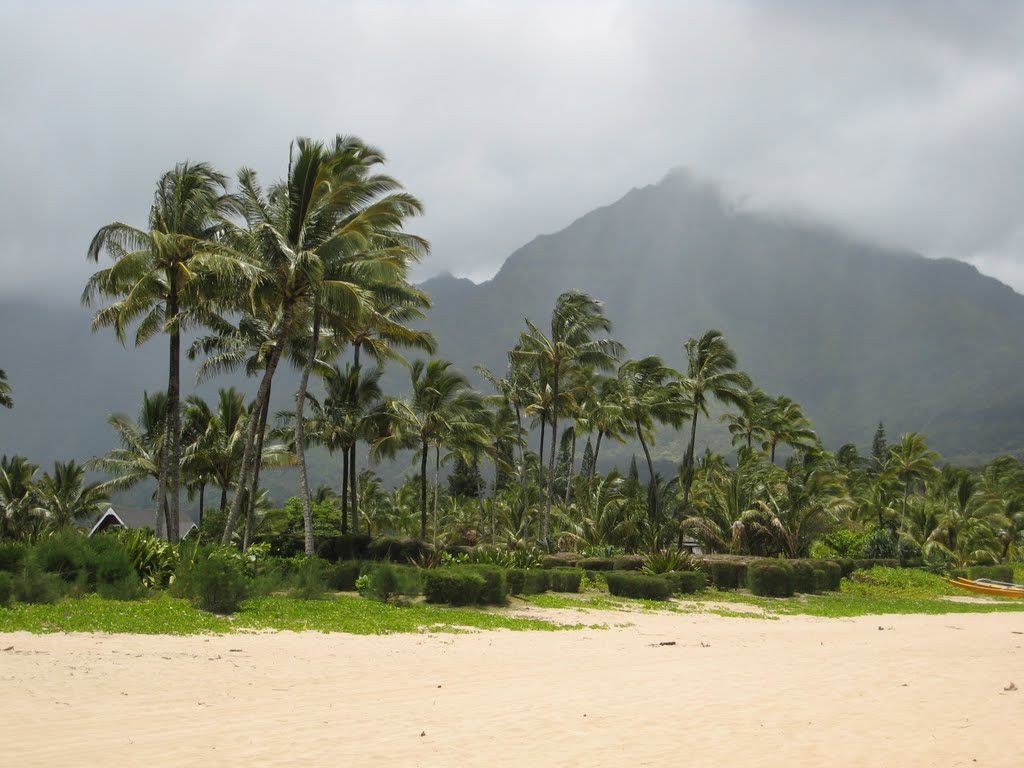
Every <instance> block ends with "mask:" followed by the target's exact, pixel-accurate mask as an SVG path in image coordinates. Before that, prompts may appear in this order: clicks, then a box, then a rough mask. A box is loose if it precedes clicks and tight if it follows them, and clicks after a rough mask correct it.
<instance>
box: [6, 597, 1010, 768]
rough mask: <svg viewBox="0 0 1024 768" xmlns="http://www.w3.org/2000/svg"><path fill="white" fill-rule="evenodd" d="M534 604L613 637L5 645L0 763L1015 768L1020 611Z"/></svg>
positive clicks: (293, 637) (99, 639)
mask: <svg viewBox="0 0 1024 768" xmlns="http://www.w3.org/2000/svg"><path fill="white" fill-rule="evenodd" d="M530 614H531V615H549V616H559V617H560V618H561V619H562V620H564V621H572V622H578V621H584V622H586V623H588V624H589V623H593V622H607V623H608V624H609V627H610V628H609V629H604V630H580V631H576V630H574V631H561V632H509V631H495V632H481V633H472V634H462V635H450V634H419V635H390V636H383V637H361V636H351V635H342V634H330V635H328V634H317V633H300V634H296V633H289V632H282V633H260V634H245V635H231V636H192V637H167V636H155V637H153V636H139V635H99V634H57V635H43V636H35V635H30V634H25V633H14V634H5V635H0V680H2V689H0V690H2V696H0V723H2V728H0V733H2V746H0V755H2V757H0V760H2V763H3V765H5V766H11V767H12V768H14V767H15V766H118V767H123V766H158V765H159V766H177V765H202V766H214V765H249V766H278V765H281V766H284V765H352V766H446V767H447V768H466V767H467V766H505V765H508V766H512V765H515V766H586V768H594V766H623V765H628V766H673V765H698V766H710V765H723V766H787V768H793V767H794V766H825V765H829V766H845V767H849V766H960V765H962V766H1020V765H1024V720H1022V716H1024V654H1022V651H1021V647H1022V645H1024V634H1022V632H1024V616H1022V615H1021V614H950V615H945V616H872V617H864V618H858V619H815V618H810V617H785V618H782V619H780V620H777V621H768V620H762V619H754V618H727V617H721V616H715V615H687V614H671V613H647V614H641V613H629V614H627V613H596V612H595V613H588V614H581V613H577V612H556V611H540V610H533V611H531V612H530ZM625 622H628V623H629V626H616V625H617V624H622V623H625ZM667 643H674V645H670V644H667ZM1011 683H1013V684H1014V685H1015V686H1017V688H1018V690H1005V689H1006V688H1007V687H1010V684H1011Z"/></svg>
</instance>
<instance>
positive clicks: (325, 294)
mask: <svg viewBox="0 0 1024 768" xmlns="http://www.w3.org/2000/svg"><path fill="white" fill-rule="evenodd" d="M288 160H289V163H288V172H287V175H286V176H285V177H284V178H283V179H281V180H279V181H277V182H274V183H272V184H270V185H268V186H264V185H263V184H262V183H261V182H260V180H259V179H258V178H257V175H256V174H255V173H254V172H253V171H252V170H250V169H246V168H243V169H242V170H240V171H239V172H238V174H237V178H236V180H235V182H234V183H232V181H231V180H230V179H229V177H228V176H226V175H225V174H223V173H220V172H219V171H217V170H215V169H214V168H212V167H211V166H210V165H208V164H206V163H196V164H190V163H180V164H178V165H176V166H175V167H174V168H173V169H172V170H170V171H168V172H167V173H165V174H164V175H163V176H161V177H160V179H159V180H158V182H157V185H156V192H155V195H154V198H153V205H152V207H151V210H150V216H149V219H148V221H147V222H146V225H145V226H144V227H141V228H139V227H136V226H132V225H129V224H126V223H123V222H118V221H115V222H112V223H110V224H107V225H105V226H103V227H101V228H100V229H99V230H98V231H97V232H96V234H95V236H94V237H93V239H92V241H91V243H89V244H88V247H87V248H86V249H85V250H86V253H87V257H88V258H89V259H90V260H92V261H95V262H96V263H97V265H98V270H97V271H96V272H95V274H94V275H93V276H92V277H91V278H90V279H89V281H88V283H87V285H86V287H85V290H84V292H83V296H82V301H83V303H84V304H85V305H86V306H89V307H91V308H93V309H94V310H95V314H94V316H93V321H92V327H93V330H97V331H98V330H108V331H112V332H113V333H114V334H115V335H116V336H117V338H118V340H119V341H120V342H121V343H122V344H129V343H134V344H135V345H141V344H145V343H148V342H151V341H159V342H160V343H161V344H162V343H167V345H168V346H167V350H168V368H167V372H166V373H167V386H166V389H165V390H163V391H160V392H153V393H148V392H146V393H142V408H141V410H140V411H139V413H138V417H137V418H131V417H129V416H125V415H112V416H110V417H109V419H108V422H109V424H110V426H111V428H112V430H113V433H114V434H115V435H116V438H117V441H118V443H119V444H120V447H117V448H114V449H112V450H111V451H109V452H108V453H107V454H106V455H104V456H99V457H95V458H93V459H91V460H90V461H88V462H86V463H85V464H78V463H77V462H75V461H67V462H60V461H58V462H55V464H54V466H53V471H52V473H51V472H50V471H44V472H42V473H41V474H40V472H39V470H40V468H39V467H38V466H36V465H34V464H32V463H31V462H30V461H28V460H27V459H26V458H25V457H23V456H20V455H14V456H11V457H8V456H6V455H5V456H3V457H2V458H0V606H11V607H7V608H4V607H0V630H8V631H12V630H17V629H19V628H25V629H29V630H31V631H89V630H90V629H91V630H96V631H132V630H131V627H135V628H136V629H135V631H139V632H151V631H152V632H157V631H167V632H171V633H177V632H182V633H189V632H201V631H214V632H220V631H228V630H231V629H243V628H244V629H248V630H260V629H296V628H298V629H317V630H321V631H342V632H354V633H384V632H408V631H421V630H423V629H427V630H430V629H431V628H435V629H437V630H439V631H456V630H457V629H458V628H460V627H468V628H478V629H488V628H499V627H501V628H507V629H556V628H558V626H559V622H557V621H549V620H547V619H544V618H539V619H538V618H534V615H536V614H534V615H531V614H530V611H534V612H536V611H542V610H563V609H566V608H571V609H574V610H576V611H577V612H579V609H580V608H582V609H583V612H582V614H581V615H580V616H579V617H576V618H577V619H578V621H576V620H573V621H571V622H570V623H571V624H572V625H573V626H576V625H577V624H578V625H580V626H586V615H585V614H586V611H587V610H595V611H604V610H606V609H613V610H615V611H620V612H625V613H628V612H629V611H636V610H658V611H662V610H668V611H670V612H672V611H674V612H701V611H707V612H710V613H718V614H720V615H725V616H730V615H734V614H737V615H745V616H747V615H758V616H761V617H764V618H777V617H780V616H787V615H795V614H807V615H812V616H837V617H839V616H860V615H867V614H873V613H881V614H885V613H908V612H917V613H940V612H950V613H954V612H985V611H1003V610H1018V607H1016V606H1015V605H1011V604H1009V603H1003V602H1000V601H998V600H993V601H987V602H986V601H978V600H974V601H968V600H966V599H962V600H960V601H951V600H950V598H951V597H953V596H954V592H955V588H952V587H949V585H947V584H946V583H945V582H943V581H942V579H941V578H939V576H938V575H937V574H946V575H952V574H958V575H960V574H963V575H970V576H972V577H973V576H974V575H975V573H977V574H978V575H981V576H986V577H989V578H996V579H999V580H1003V581H1012V580H1013V576H1014V567H1015V564H1018V563H1020V562H1021V560H1022V556H1024V463H1022V462H1021V460H1020V459H1018V458H1015V457H1012V456H1003V457H1000V458H997V459H994V460H993V461H991V462H989V463H988V464H986V465H985V466H984V467H980V468H974V469H967V468H963V467H957V466H954V465H952V464H948V463H947V464H943V463H942V459H941V457H940V456H939V455H938V454H937V453H935V452H934V451H932V450H931V449H930V448H929V447H928V444H927V441H926V438H925V436H924V435H923V434H921V433H918V432H908V433H905V434H903V435H901V436H900V437H899V438H898V440H897V441H895V442H894V443H890V442H889V441H888V439H887V436H886V433H885V428H884V424H882V423H881V422H880V423H879V424H878V428H877V430H876V432H875V437H874V441H873V443H872V446H871V449H870V454H865V455H862V454H861V452H860V450H859V449H858V447H857V446H855V445H853V444H851V443H847V444H844V445H841V446H839V447H838V448H837V449H835V450H834V451H833V450H829V449H828V448H827V447H826V446H825V445H824V444H823V442H822V440H821V439H820V438H819V435H818V434H817V433H816V432H815V429H814V424H813V422H812V420H811V419H810V417H809V416H808V415H806V414H805V413H804V411H803V409H802V407H801V405H800V404H799V403H797V402H794V401H793V400H792V399H791V398H789V397H787V396H786V395H784V394H774V395H772V394H769V393H767V392H765V391H763V390H762V389H760V388H759V387H758V386H757V385H756V383H755V381H754V380H753V378H752V377H751V376H750V375H749V374H748V373H746V372H744V371H743V370H742V369H741V368H740V361H739V360H738V359H737V355H736V353H735V352H734V351H733V349H732V348H731V347H730V345H729V343H728V341H727V340H726V338H725V336H724V335H723V333H722V332H721V331H718V330H715V329H710V330H707V331H705V332H703V333H701V334H699V335H697V336H693V337H690V338H688V339H685V340H684V339H683V338H682V336H680V339H679V353H680V355H679V358H680V363H679V364H678V368H675V367H673V366H672V365H671V364H669V362H666V361H663V360H662V359H661V358H659V357H656V356H647V357H641V358H631V357H629V354H628V351H627V350H626V348H625V347H624V345H623V344H622V343H620V342H619V341H618V340H616V339H615V337H614V329H613V327H612V323H611V320H610V319H609V318H608V317H607V316H606V313H605V307H604V305H603V304H602V302H601V301H600V300H599V299H598V298H596V297H592V296H590V295H588V294H586V293H583V292H581V291H576V290H570V291H566V292H565V293H562V294H561V295H560V296H558V297H557V299H556V300H555V303H554V306H553V308H552V309H551V314H550V317H549V318H546V319H544V320H541V319H540V318H527V317H524V318H523V323H522V325H521V326H520V327H519V329H518V333H517V335H513V336H512V338H510V339H509V345H510V347H509V348H508V352H507V367H506V369H505V370H503V371H497V372H495V371H490V370H487V369H484V368H480V367H478V368H477V369H476V370H477V374H478V378H479V380H480V381H481V382H486V383H487V386H488V388H489V390H490V391H489V392H487V393H485V392H481V391H477V390H476V389H475V388H474V386H473V384H472V382H471V380H470V378H469V377H468V376H467V375H466V374H465V373H464V372H461V371H458V370H456V369H455V367H454V366H453V364H452V363H451V362H449V361H448V360H445V359H443V358H440V357H436V356H435V355H436V353H437V348H436V347H437V344H436V341H435V339H434V337H433V336H432V335H431V333H430V331H429V330H428V329H427V328H426V327H424V326H425V325H427V323H426V322H425V321H426V320H427V317H428V310H429V309H430V307H431V299H430V297H429V296H428V295H427V294H425V293H424V292H423V291H421V290H420V289H419V288H417V287H416V286H415V285H413V284H412V283H411V282H410V280H409V274H410V270H411V268H412V266H413V265H414V264H416V263H418V262H419V261H421V260H422V259H423V258H425V257H426V256H427V254H428V252H429V244H428V243H427V242H426V241H425V240H423V239H422V238H420V237H418V236H416V235H414V234H412V233H410V232H409V231H407V229H406V226H407V225H408V224H409V222H410V221H411V220H413V219H414V218H415V217H416V216H418V215H419V214H420V213H421V212H422V205H421V203H420V201H419V200H418V199H417V198H416V197H414V196H413V195H412V194H410V193H409V192H407V191H406V190H405V189H404V188H403V187H402V185H401V184H400V183H399V182H398V181H397V180H395V179H393V178H391V177H390V176H388V175H386V174H384V173H383V172H382V168H383V165H384V163H385V158H384V155H383V154H382V153H381V151H380V150H378V149H376V148H374V147H372V146H370V145H368V144H365V143H364V142H362V141H361V140H360V139H357V138H355V137H351V136H340V135H339V136H337V137H335V139H334V140H333V141H330V142H317V141H312V140H310V139H305V138H300V139H298V140H297V141H296V142H295V143H294V144H293V145H292V146H291V148H290V150H289V155H288ZM101 260H103V263H102V264H101V263H100V262H101ZM183 333H187V334H188V338H190V339H195V341H194V342H193V343H191V344H188V345H187V349H185V348H183ZM183 354H184V355H187V356H188V357H189V358H190V359H194V360H197V361H199V373H198V380H199V381H205V380H208V379H211V378H213V377H216V376H218V375H221V374H224V373H228V372H244V373H245V374H246V375H247V376H249V377H251V378H253V379H256V380H258V382H259V384H258V387H257V388H256V394H255V395H254V397H253V398H252V399H251V400H250V399H248V398H247V397H246V396H245V395H244V394H243V393H241V392H239V391H238V390H236V389H234V388H222V389H221V390H220V391H219V393H218V397H217V400H216V402H215V403H208V402H206V401H204V400H203V399H202V398H200V397H198V396H196V395H195V394H190V393H189V392H187V382H186V383H185V384H184V385H183V382H182V381H181V370H180V368H181V356H182V355H183ZM403 354H407V355H409V357H410V358H412V359H410V360H407V359H406V358H405V357H404V356H403ZM287 366H291V367H292V368H294V369H295V371H297V372H298V374H299V384H298V387H297V389H296V391H295V392H294V393H293V394H294V397H293V398H292V399H291V402H290V407H289V408H288V409H286V410H283V411H279V412H275V411H274V410H273V409H272V408H271V394H272V390H273V387H274V386H275V385H277V386H280V383H279V381H280V379H279V378H277V379H275V373H276V371H278V370H280V369H282V368H284V367H287ZM386 366H392V367H396V366H404V368H405V370H406V372H407V374H408V376H407V379H406V381H407V385H406V386H407V390H406V392H405V393H404V394H402V395H395V394H391V393H387V392H385V389H384V387H385V381H386V380H385V379H384V378H382V377H383V370H384V368H385V367H386ZM8 374H10V375H8ZM15 382H16V372H9V371H6V370H2V371H0V406H2V407H4V408H11V407H15V399H16V398H15V394H16V393H15V389H16V386H15ZM389 386H390V385H389ZM278 396H280V393H278ZM0 415H2V413H0ZM716 419H717V420H719V421H720V422H721V423H723V424H724V425H725V426H726V427H727V429H728V434H729V436H730V439H731V447H730V448H728V449H726V450H724V451H722V452H713V451H711V450H709V449H705V450H704V452H703V453H702V454H701V453H699V452H698V450H699V446H700V443H699V442H698V435H700V436H701V437H703V436H704V434H705V432H706V431H707V427H708V424H709V423H710V422H712V421H713V420H716ZM669 430H673V431H674V433H675V434H676V435H678V436H680V439H682V440H683V441H684V442H685V449H680V450H678V451H677V452H676V454H677V455H673V456H672V457H671V458H672V470H670V472H669V473H667V476H666V475H663V474H662V473H660V472H659V471H658V467H657V466H656V463H655V457H656V455H657V457H658V458H659V459H664V456H663V455H658V454H657V448H656V443H657V439H658V435H659V432H667V431H669ZM615 443H618V444H633V445H636V446H638V447H639V452H637V453H634V455H633V458H632V461H631V463H630V465H629V468H628V470H627V471H625V472H622V471H621V470H620V469H619V468H618V467H614V468H612V469H610V470H609V471H607V472H603V471H601V469H600V467H601V456H602V448H604V449H605V454H606V455H607V453H608V446H610V445H612V444H615ZM313 446H318V447H321V448H324V449H325V450H326V451H327V452H328V454H329V456H330V460H331V462H332V463H334V464H335V465H336V475H334V476H335V477H336V478H337V479H338V480H339V481H340V486H335V487H327V486H323V487H320V488H313V487H311V482H310V476H309V472H308V467H307V459H306V451H307V449H309V448H311V447H313ZM727 454H728V455H727ZM410 457H411V466H410V468H409V469H410V471H409V473H408V474H407V475H406V479H405V481H404V482H403V483H402V484H400V485H399V486H398V487H395V488H386V487H385V486H384V483H383V481H382V479H381V477H380V476H379V475H378V474H377V472H376V470H377V469H378V468H379V467H380V464H381V463H382V462H396V461H403V462H404V461H407V460H409V458H410ZM661 466H664V465H663V464H662V465H661ZM271 467H287V468H290V469H291V470H294V474H293V477H294V481H295V495H294V496H293V497H292V498H290V499H288V500H284V501H283V503H281V502H280V501H279V502H278V503H280V506H277V504H275V503H274V502H273V500H270V499H268V498H267V492H266V489H265V487H264V485H261V479H260V478H261V470H265V469H269V468H271ZM89 473H100V474H102V476H103V477H104V479H102V480H95V481H94V480H92V476H91V475H90V474H89ZM265 475H266V473H264V474H263V479H264V482H265V480H266V476H265ZM133 489H135V490H137V491H143V492H145V491H146V490H148V489H152V490H153V492H152V496H151V503H152V510H153V512H152V517H151V520H152V525H151V527H150V528H148V529H142V528H137V529H133V530H126V529H122V530H120V531H108V532H100V533H99V534H97V535H95V536H87V535H86V534H85V531H86V529H87V527H88V526H89V525H90V524H91V523H92V521H94V520H96V519H97V518H98V516H99V515H100V514H101V513H102V512H103V511H105V509H106V508H107V505H108V504H109V501H110V499H111V498H112V497H113V496H114V495H115V494H117V493H124V492H128V491H131V490H133ZM218 502H219V503H218ZM190 504H195V505H196V506H197V507H198V517H199V519H198V520H197V521H196V523H197V525H196V527H194V528H192V527H190V526H189V525H188V523H189V522H190V521H188V520H187V519H186V517H185V516H184V513H185V511H186V510H187V508H188V507H189V506H190ZM705 553H706V554H707V557H704V554H705ZM894 566H913V567H912V568H897V567H894ZM745 590H749V592H750V594H749V595H748V594H747V593H746V591H745ZM951 590H953V591H951ZM353 591H357V592H358V593H359V594H360V597H354V596H353V595H352V594H351V593H352V592H353ZM339 593H341V594H339ZM573 595H579V596H573ZM510 596H512V597H514V598H515V599H516V600H521V601H525V602H521V603H520V602H517V603H516V606H517V608H515V609H509V608H507V607H504V606H506V604H507V602H508V600H509V598H510ZM637 599H639V600H641V601H642V602H639V603H637V602H630V601H631V600H637ZM396 605H397V607H396ZM655 605H656V606H657V608H655V607H654V606H655ZM476 606H495V607H493V608H492V607H487V608H479V607H476ZM528 609H529V610H528ZM161 628H162V629H161Z"/></svg>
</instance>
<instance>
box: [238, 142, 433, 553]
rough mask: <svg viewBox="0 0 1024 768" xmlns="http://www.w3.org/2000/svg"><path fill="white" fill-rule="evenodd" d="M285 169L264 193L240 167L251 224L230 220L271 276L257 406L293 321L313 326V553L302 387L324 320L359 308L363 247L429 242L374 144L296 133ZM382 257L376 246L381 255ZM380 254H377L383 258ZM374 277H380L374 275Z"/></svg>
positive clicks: (249, 438) (256, 308)
mask: <svg viewBox="0 0 1024 768" xmlns="http://www.w3.org/2000/svg"><path fill="white" fill-rule="evenodd" d="M293 149H294V151H293V152H292V155H291V158H290V162H289V169H288V175H287V177H286V178H285V180H284V181H282V182H280V183H278V184H275V185H273V186H272V187H271V188H270V189H269V190H267V191H264V190H263V188H262V187H261V186H260V184H259V181H258V179H257V177H256V174H255V172H254V171H252V170H249V169H243V170H242V171H241V172H240V173H239V185H240V187H241V192H240V193H239V195H238V196H237V197H236V212H237V213H238V214H239V215H240V216H242V217H243V218H244V219H245V223H246V227H244V228H243V227H237V226H236V227H232V228H231V230H230V231H229V235H230V239H231V240H232V242H233V243H235V245H236V247H237V248H239V249H241V250H243V251H244V252H246V253H247V254H249V256H250V258H251V259H252V260H253V261H255V262H256V263H258V264H260V266H261V268H262V270H263V272H264V274H265V275H266V276H267V277H266V279H264V280H263V281H262V282H261V283H260V285H259V286H258V288H257V290H256V291H255V292H254V294H253V300H252V301H251V306H250V307H249V308H248V310H249V311H250V313H251V314H254V315H255V316H257V317H262V318H265V319H268V320H269V321H270V324H271V328H272V331H271V334H270V338H271V345H270V346H269V347H268V348H267V350H266V362H265V364H264V366H263V371H262V378H261V380H260V385H259V388H258V390H257V393H256V406H255V408H256V411H257V412H259V411H260V410H261V409H263V408H264V407H265V403H267V402H268V399H269V392H270V386H271V383H272V381H273V377H274V374H275V372H276V370H277V367H278V364H279V363H280V361H281V358H282V355H283V354H284V352H285V348H286V347H287V346H288V342H289V339H290V338H291V336H292V335H293V333H294V332H295V329H296V328H299V327H300V328H302V329H306V328H310V329H311V333H310V336H311V339H312V340H311V344H310V348H309V350H308V351H307V353H306V355H305V358H306V359H305V364H304V365H303V369H302V374H301V377H300V383H299V389H298V392H297V393H296V412H295V430H296V440H295V444H296V447H297V450H298V452H299V472H300V485H301V490H302V497H303V516H304V521H305V533H306V535H305V548H306V551H307V552H308V553H311V552H312V551H313V538H312V516H311V508H310V501H309V483H308V480H307V478H306V472H305V461H304V453H303V450H304V449H303V446H304V443H305V439H304V435H303V431H304V416H303V410H304V407H305V401H306V389H307V386H308V382H309V376H310V374H311V372H312V368H313V365H314V363H315V361H316V359H317V351H318V342H319V333H320V326H321V319H322V317H324V314H325V312H326V313H334V314H340V315H342V316H344V315H345V314H346V313H350V312H358V311H361V309H362V308H363V307H365V306H366V305H367V304H368V298H369V297H368V293H367V291H366V290H365V289H364V288H363V287H362V286H361V285H360V284H358V283H356V282H353V281H352V280H350V279H344V278H345V277H350V273H349V272H346V270H348V269H349V266H350V265H349V263H348V262H349V261H350V260H352V259H353V258H354V257H355V256H356V255H357V254H359V253H361V252H367V251H385V252H387V254H388V255H386V256H384V257H382V258H383V260H384V261H387V260H388V259H390V262H391V263H392V264H393V265H396V266H397V268H399V269H401V267H402V266H403V265H404V264H405V263H406V262H407V261H408V259H409V258H410V254H411V253H422V251H424V250H425V248H426V244H425V243H424V242H423V241H421V240H419V239H418V238H412V237H410V236H408V235H404V234H403V233H402V232H401V231H400V227H401V224H402V221H403V219H404V218H406V217H408V216H412V215H415V214H417V213H418V212H419V211H420V204H419V202H418V201H417V200H416V199H415V198H414V197H412V196H411V195H408V194H405V193H402V192H397V191H396V190H397V189H399V185H398V183H397V182H396V181H394V180H393V179H391V178H390V177H387V176H384V175H381V174H376V173H375V172H374V170H373V169H374V168H375V167H376V166H377V165H379V164H380V163H382V162H383V161H384V158H383V155H382V154H381V153H380V152H379V151H378V150H376V149H373V148H372V147H369V146H367V145H365V144H363V143H362V142H361V141H359V140H358V139H354V138H350V137H344V136H338V137H336V138H335V141H334V143H333V144H331V145H324V144H321V143H319V142H315V141H311V140H309V139H299V140H298V141H297V142H296V144H295V145H294V147H293ZM378 255H379V254H378ZM380 261H381V260H380V259H378V260H377V261H376V263H377V265H378V266H379V264H380ZM371 278H372V279H373V280H377V279H378V278H379V275H378V274H376V273H373V274H372V275H371ZM256 429H257V424H256V422H255V421H253V422H250V428H249V430H248V434H247V435H246V443H245V452H244V455H243V461H242V470H241V476H240V480H239V489H238V491H237V492H236V494H235V499H234V501H233V503H232V505H231V511H230V512H229V514H228V519H227V522H226V524H225V528H224V536H223V541H224V543H228V542H230V540H231V536H232V534H233V532H234V528H235V525H236V524H237V522H238V519H239V515H240V513H241V509H242V503H243V499H244V497H245V493H246V491H247V490H249V491H254V490H255V489H254V488H250V478H251V476H252V461H253V454H254V446H255V437H256Z"/></svg>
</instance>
